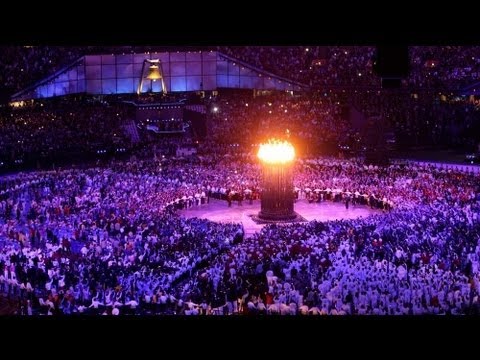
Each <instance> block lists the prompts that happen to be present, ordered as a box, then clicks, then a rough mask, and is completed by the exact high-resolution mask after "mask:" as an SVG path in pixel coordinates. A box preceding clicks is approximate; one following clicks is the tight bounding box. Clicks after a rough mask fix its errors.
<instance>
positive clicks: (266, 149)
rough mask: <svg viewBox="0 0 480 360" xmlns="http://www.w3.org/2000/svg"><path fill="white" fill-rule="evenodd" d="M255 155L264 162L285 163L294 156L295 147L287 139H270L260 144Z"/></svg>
mask: <svg viewBox="0 0 480 360" xmlns="http://www.w3.org/2000/svg"><path fill="white" fill-rule="evenodd" d="M257 156H258V157H259V159H260V160H262V161H264V162H266V163H270V164H285V163H287V162H290V161H292V160H293V159H294V158H295V149H294V148H293V146H292V144H290V143H289V142H287V141H280V140H276V139H271V140H268V142H267V143H266V144H261V145H260V149H259V150H258V154H257Z"/></svg>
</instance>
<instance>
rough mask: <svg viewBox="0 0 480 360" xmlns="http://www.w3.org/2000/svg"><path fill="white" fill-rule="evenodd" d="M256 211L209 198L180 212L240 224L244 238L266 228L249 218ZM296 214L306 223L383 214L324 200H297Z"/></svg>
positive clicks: (245, 204) (257, 206) (256, 206)
mask: <svg viewBox="0 0 480 360" xmlns="http://www.w3.org/2000/svg"><path fill="white" fill-rule="evenodd" d="M258 211H260V200H257V201H254V202H253V204H252V205H250V204H248V201H247V202H245V201H244V202H243V205H242V206H239V205H238V203H237V202H234V203H232V206H231V207H228V205H227V202H226V201H220V200H214V199H210V203H209V204H206V205H200V206H193V207H191V208H190V209H187V210H182V211H180V214H182V215H183V216H185V217H188V218H191V217H198V218H205V219H209V220H212V221H216V222H235V223H238V222H241V223H242V224H243V227H244V229H245V235H246V236H251V235H252V234H254V233H255V232H257V231H259V230H260V229H261V228H262V227H263V226H265V225H262V224H256V223H255V222H254V221H253V220H252V219H251V218H250V215H253V214H256V213H258ZM295 211H296V212H297V213H298V214H299V215H301V216H302V217H304V218H305V219H306V220H307V221H312V220H319V221H328V220H339V219H355V218H358V217H361V216H362V217H366V216H369V215H373V214H380V213H382V211H381V210H376V209H370V208H369V207H367V206H362V205H356V206H352V205H350V208H349V209H348V210H347V209H345V204H344V203H334V202H330V201H326V202H321V203H312V204H309V203H308V201H306V200H298V201H297V202H296V203H295Z"/></svg>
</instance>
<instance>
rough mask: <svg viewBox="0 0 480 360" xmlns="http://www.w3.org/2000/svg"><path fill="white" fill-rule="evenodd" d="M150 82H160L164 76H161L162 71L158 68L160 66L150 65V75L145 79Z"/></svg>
mask: <svg viewBox="0 0 480 360" xmlns="http://www.w3.org/2000/svg"><path fill="white" fill-rule="evenodd" d="M145 78H146V79H148V80H153V81H155V80H160V79H161V78H162V74H160V69H159V68H158V65H154V64H152V65H150V67H149V68H148V75H147V76H146V77H145Z"/></svg>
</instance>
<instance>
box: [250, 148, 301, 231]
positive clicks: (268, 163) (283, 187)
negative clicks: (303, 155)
mask: <svg viewBox="0 0 480 360" xmlns="http://www.w3.org/2000/svg"><path fill="white" fill-rule="evenodd" d="M257 156H258V158H259V159H260V160H261V162H262V166H263V182H262V191H261V210H260V212H259V213H258V218H259V219H260V220H264V221H267V222H276V221H280V222H285V221H292V220H295V219H296V218H297V217H298V215H297V214H296V213H295V211H294V210H293V204H294V199H295V197H294V192H293V160H294V159H295V149H294V148H293V146H292V144H290V143H289V142H287V141H281V140H276V139H271V140H269V141H268V142H267V143H265V144H261V145H260V149H259V151H258V154H257Z"/></svg>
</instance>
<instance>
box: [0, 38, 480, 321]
mask: <svg viewBox="0 0 480 360" xmlns="http://www.w3.org/2000/svg"><path fill="white" fill-rule="evenodd" d="M479 73H480V48H479V47H474V46H383V45H382V46H333V45H330V46H198V47H188V46H77V47H61V46H3V47H2V51H1V52H0V79H1V82H0V129H1V131H0V315H11V314H16V315H19V316H48V315H55V316H70V317H72V316H97V315H108V316H117V315H119V316H163V315H172V316H173V315H175V316H208V315H214V316H243V315H250V316H252V315H253V316H272V315H296V316H311V315H346V316H361V315H377V316H391V315H407V316H408V315H476V314H478V313H479V310H480V301H479V293H480V273H479V261H480V216H479V214H480V166H478V165H477V164H476V159H477V158H478V157H480V112H479V104H480V100H479V95H478V94H477V91H476V90H477V88H479V91H480V83H479Z"/></svg>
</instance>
